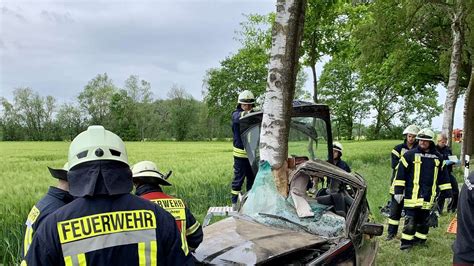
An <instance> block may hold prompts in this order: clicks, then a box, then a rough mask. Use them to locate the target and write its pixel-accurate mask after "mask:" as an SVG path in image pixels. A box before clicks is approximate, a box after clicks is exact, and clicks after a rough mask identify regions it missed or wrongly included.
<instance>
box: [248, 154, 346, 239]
mask: <svg viewBox="0 0 474 266" xmlns="http://www.w3.org/2000/svg"><path fill="white" fill-rule="evenodd" d="M308 203H309V205H310V207H311V210H312V211H313V212H314V217H306V218H300V217H298V214H297V213H296V209H295V207H294V205H293V199H292V198H291V197H288V198H287V199H285V198H284V197H283V196H281V195H280V194H279V193H278V191H277V189H276V186H275V182H274V180H273V174H272V170H271V166H270V164H269V163H268V162H266V161H264V162H262V163H260V166H259V170H258V173H257V176H256V178H255V182H254V184H253V187H252V189H251V190H250V191H249V192H248V197H247V201H246V202H245V204H244V205H243V206H242V210H241V213H242V214H244V215H247V216H250V217H252V218H253V219H255V220H257V221H258V222H259V223H263V224H267V225H270V226H275V227H278V228H285V229H292V230H297V231H306V232H309V233H312V234H316V235H319V236H324V237H341V236H344V234H345V219H344V217H341V216H339V215H336V214H334V213H332V212H330V211H326V209H327V207H328V206H326V205H322V204H319V203H317V202H316V201H309V202H308ZM276 216H278V217H282V219H279V218H276Z"/></svg>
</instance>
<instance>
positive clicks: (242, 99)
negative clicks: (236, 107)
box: [237, 90, 255, 104]
mask: <svg viewBox="0 0 474 266" xmlns="http://www.w3.org/2000/svg"><path fill="white" fill-rule="evenodd" d="M237 103H243V104H255V97H254V96H253V93H252V92H251V91H249V90H244V91H243V92H241V93H240V94H239V99H238V100H237Z"/></svg>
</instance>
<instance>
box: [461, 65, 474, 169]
mask: <svg viewBox="0 0 474 266" xmlns="http://www.w3.org/2000/svg"><path fill="white" fill-rule="evenodd" d="M463 128H464V130H463V141H462V148H461V158H459V159H460V160H461V162H462V164H464V155H471V156H473V155H474V66H473V67H472V69H471V78H470V80H469V85H468V86H467V91H466V96H465V99H464V127H463Z"/></svg>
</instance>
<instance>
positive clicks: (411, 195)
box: [393, 128, 451, 250]
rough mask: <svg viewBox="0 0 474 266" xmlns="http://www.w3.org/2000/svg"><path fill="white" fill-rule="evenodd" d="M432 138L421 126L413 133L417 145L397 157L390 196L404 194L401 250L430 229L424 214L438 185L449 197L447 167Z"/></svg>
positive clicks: (423, 237)
mask: <svg viewBox="0 0 474 266" xmlns="http://www.w3.org/2000/svg"><path fill="white" fill-rule="evenodd" d="M433 138H434V133H433V131H432V130H431V129H429V128H425V129H422V130H420V131H419V132H418V135H417V136H416V139H417V140H418V146H417V147H416V148H414V149H412V150H409V151H407V152H406V153H405V154H404V155H403V156H402V158H401V159H400V163H399V166H398V172H397V176H396V178H395V181H394V186H395V195H394V196H393V197H394V199H395V200H396V201H397V202H398V203H401V201H402V199H403V198H405V200H404V208H405V212H406V216H405V225H404V227H403V233H402V239H401V246H400V249H401V250H405V249H409V248H411V247H412V246H413V245H414V244H419V243H424V242H426V239H427V236H428V230H429V227H428V225H427V218H428V216H429V212H430V209H431V208H432V207H433V204H436V203H435V198H436V191H437V189H439V191H440V197H442V198H445V199H448V198H449V199H451V184H450V182H449V178H448V171H447V169H446V166H445V163H444V161H443V156H442V155H441V154H439V153H438V152H437V151H436V148H435V144H434V139H433ZM448 201H449V200H448Z"/></svg>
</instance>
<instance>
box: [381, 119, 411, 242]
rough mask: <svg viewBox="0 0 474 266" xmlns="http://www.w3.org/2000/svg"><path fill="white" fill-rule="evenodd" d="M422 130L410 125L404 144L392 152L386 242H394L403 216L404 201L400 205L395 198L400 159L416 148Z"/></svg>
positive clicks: (404, 131) (406, 130)
mask: <svg viewBox="0 0 474 266" xmlns="http://www.w3.org/2000/svg"><path fill="white" fill-rule="evenodd" d="M418 131H420V128H419V127H418V126H416V125H409V126H408V127H406V128H405V130H403V135H404V136H405V140H404V141H403V143H401V144H398V145H396V146H395V147H393V150H392V154H391V156H392V177H391V178H390V184H391V185H390V215H389V217H388V230H387V231H388V235H387V238H386V239H385V240H387V241H390V240H392V239H393V238H394V237H395V236H396V235H397V233H398V225H399V224H400V218H401V216H402V210H403V201H401V202H400V203H398V202H397V201H396V200H395V199H394V198H393V194H394V185H393V180H394V178H395V176H396V175H397V169H398V163H399V161H400V158H401V157H402V156H403V155H404V154H405V152H407V151H409V150H411V149H413V148H415V147H416V146H417V145H418V143H417V141H416V134H418Z"/></svg>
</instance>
